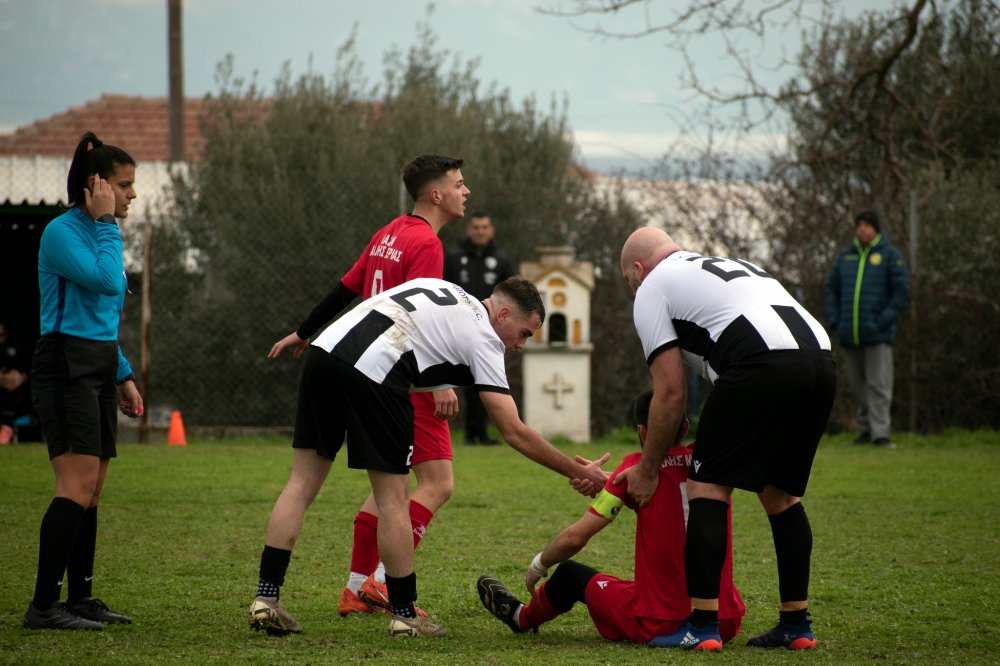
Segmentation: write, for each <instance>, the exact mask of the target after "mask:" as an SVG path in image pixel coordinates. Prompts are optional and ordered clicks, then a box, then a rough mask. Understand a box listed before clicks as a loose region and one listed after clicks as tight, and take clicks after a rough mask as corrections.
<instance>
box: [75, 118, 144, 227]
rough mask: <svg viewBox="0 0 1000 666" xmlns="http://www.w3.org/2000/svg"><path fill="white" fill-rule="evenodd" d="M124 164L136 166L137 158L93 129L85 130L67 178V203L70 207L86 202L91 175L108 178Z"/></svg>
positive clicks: (77, 145)
mask: <svg viewBox="0 0 1000 666" xmlns="http://www.w3.org/2000/svg"><path fill="white" fill-rule="evenodd" d="M123 164H128V165H131V166H135V160H134V159H132V156H131V155H129V154H128V153H126V152H125V151H124V150H122V149H121V148H119V147H118V146H112V145H110V144H106V143H104V142H103V141H101V140H100V139H98V138H97V135H96V134H94V133H93V132H91V131H87V132H84V134H83V137H82V138H81V139H80V143H78V144H76V150H75V151H74V152H73V161H72V162H71V163H70V165H69V176H68V177H67V178H66V197H67V199H66V200H67V205H68V206H69V207H70V208H73V207H75V206H79V205H80V204H81V203H83V202H84V200H85V198H84V195H83V191H84V189H86V187H87V181H88V180H89V179H90V177H91V176H93V175H94V174H97V175H98V176H100V177H101V178H104V179H107V178H108V177H109V176H110V175H111V174H112V173H113V172H114V170H115V169H116V168H117V167H118V166H120V165H123Z"/></svg>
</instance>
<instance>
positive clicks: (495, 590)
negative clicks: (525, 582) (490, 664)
mask: <svg viewBox="0 0 1000 666" xmlns="http://www.w3.org/2000/svg"><path fill="white" fill-rule="evenodd" d="M476 591H477V592H479V600H480V601H482V602H483V606H484V607H485V608H486V610H488V611H489V612H491V613H493V615H494V616H495V617H496V618H497V619H498V620H500V621H501V622H503V623H504V624H506V625H507V626H508V627H510V630H511V631H513V632H514V633H515V634H522V633H524V629H522V628H521V627H520V626H519V625H518V624H517V620H515V619H514V614H515V613H517V609H518V608H520V607H521V606H523V605H524V604H522V603H521V602H520V601H518V600H517V598H516V597H515V596H514V595H513V594H511V593H510V590H508V589H507V587H506V586H505V585H504V584H503V583H501V582H500V581H498V580H497V579H496V578H493V577H492V576H480V577H479V580H478V581H476Z"/></svg>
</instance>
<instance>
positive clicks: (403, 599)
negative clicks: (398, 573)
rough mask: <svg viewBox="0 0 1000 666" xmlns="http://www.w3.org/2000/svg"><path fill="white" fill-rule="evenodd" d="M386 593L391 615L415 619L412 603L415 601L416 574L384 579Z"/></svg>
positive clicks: (415, 611) (415, 613) (412, 572)
mask: <svg viewBox="0 0 1000 666" xmlns="http://www.w3.org/2000/svg"><path fill="white" fill-rule="evenodd" d="M385 587H386V591H387V592H388V593H389V605H390V606H392V614H393V615H400V616H402V617H416V616H417V610H416V609H415V608H414V607H413V602H414V601H416V600H417V574H416V572H414V571H411V572H410V574H409V575H408V576H403V577H402V578H394V577H393V576H386V577H385Z"/></svg>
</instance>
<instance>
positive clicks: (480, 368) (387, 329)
mask: <svg viewBox="0 0 1000 666" xmlns="http://www.w3.org/2000/svg"><path fill="white" fill-rule="evenodd" d="M312 344H313V345H315V346H317V347H320V348H321V349H324V350H326V351H327V352H329V353H330V354H333V355H334V356H336V357H337V358H339V359H341V360H342V361H344V362H346V363H350V364H351V365H353V366H354V367H355V368H356V369H357V370H358V371H359V372H361V373H362V374H364V375H365V376H366V377H368V378H369V379H371V380H372V381H374V382H378V383H379V384H382V385H383V386H387V387H390V388H397V389H400V390H403V391H411V390H412V391H433V390H437V389H441V388H451V387H456V386H468V385H470V384H474V385H475V386H476V387H477V388H478V389H480V390H485V391H497V392H501V393H510V387H509V385H508V384H507V372H506V369H505V368H504V358H503V356H504V346H503V343H502V342H501V341H500V338H499V337H498V336H497V334H496V332H495V331H494V330H493V327H492V326H491V325H490V321H489V313H488V312H487V311H486V307H485V306H484V305H483V304H482V303H481V302H480V301H479V300H478V299H476V298H473V297H472V296H469V295H468V294H466V293H465V290H464V289H462V288H461V287H460V286H458V285H457V284H452V283H451V282H445V281H444V280H438V279H435V278H417V279H416V280H410V281H409V282H404V283H403V284H401V285H399V286H398V287H393V288H392V289H389V290H387V291H384V292H382V293H380V294H375V295H373V296H372V297H371V298H369V299H368V300H366V301H363V302H362V303H360V304H359V305H358V306H357V307H355V308H354V309H353V310H351V311H350V312H348V313H347V314H345V315H344V316H343V317H341V318H340V319H338V320H337V321H335V322H334V323H333V324H331V325H330V326H329V327H328V328H327V329H326V330H325V331H323V332H322V333H320V335H319V337H317V338H316V340H315V341H314V342H313V343H312Z"/></svg>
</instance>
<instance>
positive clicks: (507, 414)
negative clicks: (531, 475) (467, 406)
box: [479, 391, 607, 497]
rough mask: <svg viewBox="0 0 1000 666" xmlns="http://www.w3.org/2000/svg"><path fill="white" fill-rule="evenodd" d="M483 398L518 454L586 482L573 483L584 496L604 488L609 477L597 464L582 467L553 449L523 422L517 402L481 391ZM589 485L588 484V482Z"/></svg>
mask: <svg viewBox="0 0 1000 666" xmlns="http://www.w3.org/2000/svg"><path fill="white" fill-rule="evenodd" d="M479 397H480V399H482V401H483V405H484V406H485V407H486V411H487V412H488V413H489V415H490V418H491V419H493V423H495V424H496V426H497V428H498V429H499V430H500V434H501V435H502V436H503V438H504V440H505V441H506V442H507V444H509V445H510V446H511V448H513V449H515V450H516V451H517V452H518V453H520V454H521V455H523V456H525V457H526V458H530V459H531V460H534V461H535V462H536V463H538V464H539V465H543V466H545V467H548V468H549V469H551V470H553V471H555V472H559V473H560V474H562V475H563V476H565V477H567V478H569V479H581V480H583V481H584V483H581V484H579V485H578V484H576V483H574V488H576V489H577V490H578V491H579V492H581V493H582V494H584V495H588V496H590V497H593V496H594V495H596V494H597V491H598V490H600V489H601V488H602V487H604V483H605V481H606V480H607V475H606V474H605V473H604V472H603V471H601V469H600V467H598V466H595V465H581V464H580V463H578V462H576V461H575V460H572V459H570V458H568V457H567V456H566V455H565V454H564V453H563V452H562V451H560V450H559V449H557V448H556V447H554V446H552V444H550V443H549V442H548V440H546V439H545V438H544V437H542V436H541V435H540V434H538V433H537V432H536V431H534V430H532V429H531V428H529V427H528V426H526V425H525V424H524V422H523V421H521V417H520V416H519V415H518V413H517V405H515V404H514V399H513V398H512V397H510V395H508V394H506V393H497V392H494V391H480V393H479ZM587 482H589V483H587Z"/></svg>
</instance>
